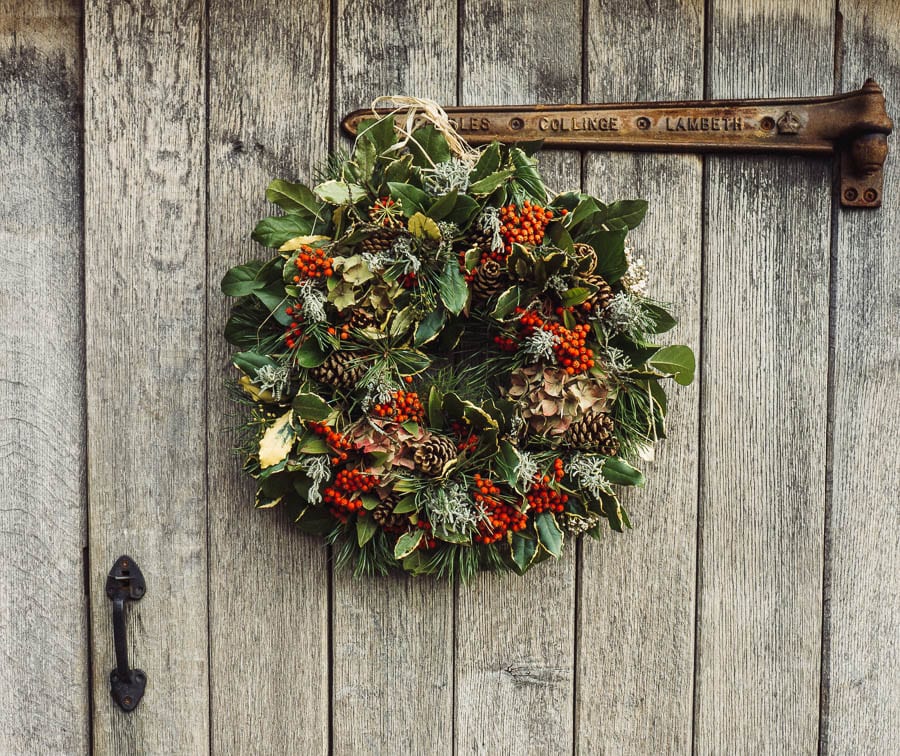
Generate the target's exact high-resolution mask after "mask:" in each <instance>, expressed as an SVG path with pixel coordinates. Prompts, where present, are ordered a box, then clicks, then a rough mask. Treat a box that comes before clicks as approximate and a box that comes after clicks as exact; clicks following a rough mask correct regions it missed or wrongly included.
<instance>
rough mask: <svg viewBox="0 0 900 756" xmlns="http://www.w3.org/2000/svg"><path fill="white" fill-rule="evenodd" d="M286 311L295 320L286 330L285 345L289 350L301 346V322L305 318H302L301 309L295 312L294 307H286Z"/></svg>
mask: <svg viewBox="0 0 900 756" xmlns="http://www.w3.org/2000/svg"><path fill="white" fill-rule="evenodd" d="M284 311H285V312H286V313H287V314H288V315H290V316H292V317H293V318H294V319H293V320H292V321H291V322H290V325H288V327H287V328H285V329H284V343H285V344H287V348H288V349H293V348H294V347H295V346H299V345H300V342H301V339H302V337H303V328H302V327H301V325H300V321H301V320H303V318H302V317H301V316H300V311H299V309H298V310H296V311H295V310H294V308H293V307H286V308H285V310H284Z"/></svg>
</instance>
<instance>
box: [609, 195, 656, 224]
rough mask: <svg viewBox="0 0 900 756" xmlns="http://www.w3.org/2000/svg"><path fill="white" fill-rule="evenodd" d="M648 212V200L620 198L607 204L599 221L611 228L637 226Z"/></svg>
mask: <svg viewBox="0 0 900 756" xmlns="http://www.w3.org/2000/svg"><path fill="white" fill-rule="evenodd" d="M646 214H647V200H642V199H637V200H619V201H618V202H613V203H612V204H611V205H607V207H606V209H605V210H604V211H603V212H602V213H601V214H600V217H599V221H600V222H602V223H605V224H606V225H607V226H609V227H610V228H619V227H621V226H624V227H625V228H629V229H631V228H637V227H638V226H639V225H640V223H641V221H642V220H644V216H645V215H646Z"/></svg>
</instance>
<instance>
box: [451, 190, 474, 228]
mask: <svg viewBox="0 0 900 756" xmlns="http://www.w3.org/2000/svg"><path fill="white" fill-rule="evenodd" d="M480 211H481V205H479V204H478V203H477V202H476V201H475V200H473V199H472V198H471V197H469V196H468V195H466V194H460V195H459V197H457V198H456V204H455V205H454V206H453V210H452V211H451V212H450V214H449V215H448V216H447V220H448V221H450V222H451V223H455V224H456V225H457V226H459V227H460V228H461V229H466V228H468V226H469V224H470V223H471V222H472V219H473V218H474V217H475V216H476V215H478V213H479V212H480Z"/></svg>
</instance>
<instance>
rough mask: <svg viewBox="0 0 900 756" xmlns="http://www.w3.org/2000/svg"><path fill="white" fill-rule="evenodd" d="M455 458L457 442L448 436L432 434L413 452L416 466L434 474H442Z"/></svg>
mask: <svg viewBox="0 0 900 756" xmlns="http://www.w3.org/2000/svg"><path fill="white" fill-rule="evenodd" d="M453 459H456V444H455V443H454V442H453V439H451V438H448V437H447V436H430V437H429V438H427V439H426V440H425V441H423V442H422V443H421V444H420V445H419V446H418V448H417V449H416V451H415V453H414V454H413V462H415V465H416V468H417V469H418V470H420V471H421V472H423V473H425V474H426V475H432V476H437V475H440V474H441V473H442V472H443V471H444V468H445V467H446V466H447V463H448V462H450V461H451V460H453Z"/></svg>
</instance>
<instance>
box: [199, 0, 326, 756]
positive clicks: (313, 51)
mask: <svg viewBox="0 0 900 756" xmlns="http://www.w3.org/2000/svg"><path fill="white" fill-rule="evenodd" d="M329 24H330V7H329V3H328V2H327V0H319V2H315V3H309V2H302V3H301V2H294V3H288V4H287V5H286V4H285V3H283V2H274V1H273V0H245V1H244V2H241V3H232V2H226V1H225V0H213V2H211V4H210V12H209V37H208V39H209V195H208V208H209V223H208V243H209V249H210V251H211V254H210V256H209V271H208V281H207V285H208V287H209V292H210V307H209V317H208V324H207V327H208V329H209V335H208V355H209V358H208V359H209V480H210V482H211V483H210V492H209V509H210V520H209V554H210V574H209V591H210V595H209V601H210V665H211V666H210V695H211V697H212V708H211V728H212V733H211V738H212V746H213V750H214V751H215V752H217V753H223V754H227V753H250V752H261V751H264V752H266V753H270V754H279V753H310V754H318V753H324V752H326V751H327V748H328V729H329V721H328V708H329V695H330V693H329V690H328V660H329V648H328V567H327V561H326V559H327V550H326V548H325V546H324V544H323V543H321V539H318V540H317V539H315V538H312V537H309V536H304V535H303V533H301V532H300V531H299V530H298V529H297V528H296V527H294V525H293V523H291V522H290V520H289V518H288V517H287V516H285V513H282V512H278V511H271V512H270V511H262V510H259V511H257V510H254V509H253V496H254V487H253V485H252V483H251V482H250V481H249V480H248V479H247V478H246V476H244V475H243V474H242V473H241V469H240V468H241V465H240V462H239V460H238V459H237V458H236V457H235V456H234V454H232V453H231V451H230V450H231V448H232V447H233V445H234V443H235V440H236V439H235V435H234V433H233V430H232V429H233V427H234V425H235V424H236V413H237V411H238V410H237V409H236V407H235V406H234V405H233V404H231V402H230V401H229V398H228V392H227V390H226V381H227V380H228V379H232V380H233V378H234V373H233V369H232V368H231V363H230V355H231V353H232V352H233V351H234V350H233V348H232V347H231V346H230V345H228V344H227V343H226V341H225V339H224V337H223V336H222V328H223V326H224V323H225V321H226V319H227V316H228V309H229V307H230V304H231V301H230V300H228V299H226V298H225V297H224V296H223V295H222V294H221V291H220V289H219V282H220V281H221V278H222V275H223V274H224V273H225V271H226V270H227V268H228V267H229V266H231V265H236V264H238V263H241V262H246V261H247V260H251V259H254V258H261V257H267V256H268V253H267V252H266V251H265V250H263V248H262V247H260V246H259V245H257V244H255V243H254V242H252V241H251V240H250V232H251V230H252V229H253V227H254V225H255V223H256V221H257V220H259V218H261V217H263V216H264V215H268V214H270V213H271V212H273V210H274V208H272V207H268V206H267V205H266V201H265V188H266V185H267V184H268V183H269V181H271V180H272V179H274V178H287V179H290V180H303V181H311V180H312V178H313V177H312V176H311V171H312V166H313V165H315V163H316V162H318V161H319V160H320V159H321V158H323V157H324V155H325V152H326V149H327V146H328V134H327V128H326V127H323V124H327V123H328V113H329V106H330V102H329V76H330V70H329V61H330V52H329V29H330V26H329Z"/></svg>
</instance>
